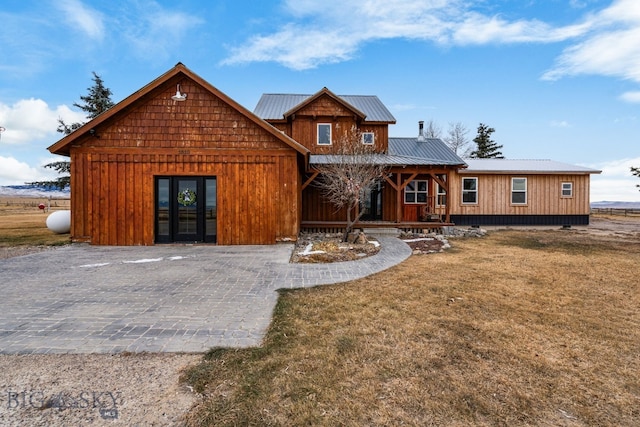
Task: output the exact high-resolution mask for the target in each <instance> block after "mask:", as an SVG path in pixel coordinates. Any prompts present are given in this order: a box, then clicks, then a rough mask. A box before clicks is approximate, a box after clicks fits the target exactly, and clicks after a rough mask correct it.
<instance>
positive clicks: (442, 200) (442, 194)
mask: <svg viewBox="0 0 640 427" xmlns="http://www.w3.org/2000/svg"><path fill="white" fill-rule="evenodd" d="M437 196H438V197H436V206H445V205H446V204H447V192H446V191H445V190H444V188H443V187H442V186H441V185H440V184H438V194H437Z"/></svg>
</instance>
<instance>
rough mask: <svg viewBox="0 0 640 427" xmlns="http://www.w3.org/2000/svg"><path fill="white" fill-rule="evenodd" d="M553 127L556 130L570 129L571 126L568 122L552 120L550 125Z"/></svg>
mask: <svg viewBox="0 0 640 427" xmlns="http://www.w3.org/2000/svg"><path fill="white" fill-rule="evenodd" d="M549 124H550V125H551V127H554V128H570V127H571V124H570V123H569V122H568V121H566V120H552V121H551V123H549Z"/></svg>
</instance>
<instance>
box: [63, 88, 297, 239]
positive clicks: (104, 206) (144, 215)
mask: <svg viewBox="0 0 640 427" xmlns="http://www.w3.org/2000/svg"><path fill="white" fill-rule="evenodd" d="M176 83H177V82H174V81H172V82H169V83H168V84H166V85H163V86H162V87H160V88H158V90H155V91H152V92H151V93H149V94H148V95H146V96H145V97H143V98H142V99H141V100H140V102H136V103H135V104H133V105H132V106H131V107H130V108H127V109H125V110H123V111H121V112H119V114H118V115H117V116H114V117H113V118H112V120H110V121H109V122H105V123H103V124H101V125H99V126H97V127H96V129H95V135H94V136H86V137H82V138H81V139H79V140H78V143H77V144H75V145H74V146H72V147H71V148H70V157H71V165H72V169H71V191H72V208H71V211H72V229H71V234H72V239H73V240H75V241H87V242H90V243H92V244H99V245H152V244H154V242H155V230H154V228H155V177H157V176H215V177H216V178H217V187H218V193H217V205H218V223H217V230H218V243H219V244H222V245H230V244H273V243H275V242H277V241H278V240H283V239H295V238H296V236H297V233H298V230H299V224H300V195H299V193H300V186H301V176H300V171H299V170H298V169H299V168H298V161H297V156H298V153H297V152H296V150H294V149H293V148H291V147H290V146H287V145H286V144H285V143H283V142H282V141H280V140H278V139H277V138H276V137H275V136H274V135H272V134H270V133H269V132H267V131H265V129H262V128H261V127H260V126H258V125H256V123H254V122H252V121H251V120H249V119H248V118H247V117H246V116H245V115H243V114H241V113H240V112H238V111H237V110H235V109H234V108H232V107H231V106H230V105H228V104H226V103H225V102H224V101H223V100H221V99H220V98H218V97H216V96H215V95H214V94H212V93H211V92H209V91H207V90H206V89H204V88H203V87H201V86H199V85H198V84H197V83H195V82H193V81H190V80H188V79H182V80H180V81H179V83H180V84H181V89H182V91H183V92H185V93H188V101H185V102H175V101H172V100H171V95H172V94H173V93H174V91H175V87H176V86H175V85H176Z"/></svg>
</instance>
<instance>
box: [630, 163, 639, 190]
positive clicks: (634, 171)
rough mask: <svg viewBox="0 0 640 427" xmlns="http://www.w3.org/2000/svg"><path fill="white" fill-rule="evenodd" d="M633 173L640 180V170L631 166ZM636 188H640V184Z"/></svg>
mask: <svg viewBox="0 0 640 427" xmlns="http://www.w3.org/2000/svg"><path fill="white" fill-rule="evenodd" d="M631 173H632V174H633V175H635V176H637V177H638V178H640V168H634V167H633V166H631ZM636 187H638V188H640V184H638V185H636Z"/></svg>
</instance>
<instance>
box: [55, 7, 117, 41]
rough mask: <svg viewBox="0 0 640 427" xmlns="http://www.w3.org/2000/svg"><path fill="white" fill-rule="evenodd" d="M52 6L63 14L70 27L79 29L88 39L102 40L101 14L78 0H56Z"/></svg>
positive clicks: (102, 25) (103, 32)
mask: <svg viewBox="0 0 640 427" xmlns="http://www.w3.org/2000/svg"><path fill="white" fill-rule="evenodd" d="M54 4H55V5H56V6H57V7H59V8H60V10H61V11H62V12H63V13H64V16H65V19H66V21H67V23H68V24H69V26H70V27H72V28H79V29H80V30H81V31H82V32H83V33H85V34H86V35H87V36H89V38H91V39H93V40H102V39H103V38H104V34H105V30H104V23H103V17H102V14H101V13H100V12H98V11H96V10H95V9H91V8H90V7H87V6H85V5H84V4H82V2H81V1H79V0H58V1H56V2H54Z"/></svg>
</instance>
